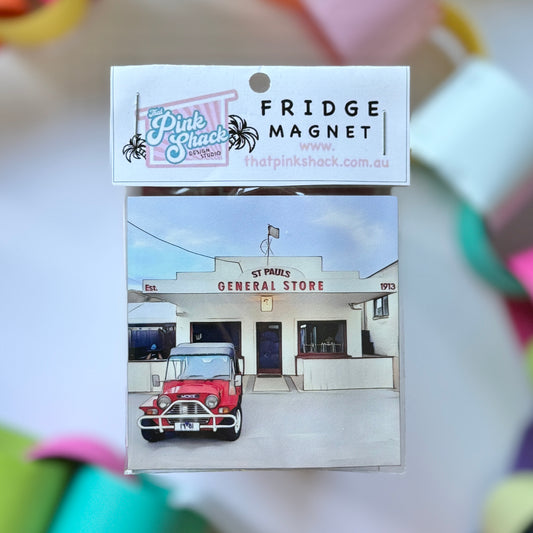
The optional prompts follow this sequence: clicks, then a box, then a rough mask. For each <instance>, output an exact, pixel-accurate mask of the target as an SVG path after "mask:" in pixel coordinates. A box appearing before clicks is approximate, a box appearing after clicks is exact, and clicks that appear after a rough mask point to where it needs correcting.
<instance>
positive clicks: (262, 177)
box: [111, 65, 409, 187]
mask: <svg viewBox="0 0 533 533" xmlns="http://www.w3.org/2000/svg"><path fill="white" fill-rule="evenodd" d="M111 104H112V105H111V158H112V167H113V183H115V184H121V185H154V186H166V185H168V186H176V185H179V186H188V187H193V186H224V185H228V186H267V185H274V186H281V185H409V134H408V131H409V129H408V126H409V69H408V67H253V66H246V67H227V66H169V65H151V66H130V67H113V69H112V72H111Z"/></svg>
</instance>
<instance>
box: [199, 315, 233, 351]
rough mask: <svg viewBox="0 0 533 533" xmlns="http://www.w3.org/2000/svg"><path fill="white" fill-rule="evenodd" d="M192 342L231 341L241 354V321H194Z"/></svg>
mask: <svg viewBox="0 0 533 533" xmlns="http://www.w3.org/2000/svg"><path fill="white" fill-rule="evenodd" d="M191 342H231V343H232V344H233V346H235V352H236V353H237V355H239V356H240V354H241V323H240V322H192V323H191Z"/></svg>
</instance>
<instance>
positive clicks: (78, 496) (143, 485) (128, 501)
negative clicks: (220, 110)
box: [0, 428, 216, 533]
mask: <svg viewBox="0 0 533 533" xmlns="http://www.w3.org/2000/svg"><path fill="white" fill-rule="evenodd" d="M123 464H124V461H123V458H121V457H120V456H117V455H116V454H115V453H114V452H113V451H112V450H111V449H109V448H108V447H107V446H105V445H103V444H102V443H100V442H98V441H96V440H94V439H90V438H86V437H69V438H64V439H56V440H53V441H49V442H45V443H42V444H38V443H36V442H34V441H33V440H32V439H30V438H28V437H26V436H24V435H21V434H19V433H16V432H13V431H10V430H7V429H5V428H0V467H1V471H2V482H1V483H0V531H6V532H8V531H9V532H18V531H20V532H24V533H72V532H74V531H90V532H91V533H145V532H146V531H150V532H154V533H178V532H180V533H182V532H185V531H186V532H187V533H216V530H215V529H214V528H213V527H212V526H211V524H210V523H209V522H208V520H207V519H206V518H205V517H204V516H202V515H201V514H199V513H198V512H196V511H194V510H192V509H186V508H176V507H172V506H170V505H169V503H168V499H169V491H168V490H167V489H164V488H162V487H160V486H158V485H156V484H155V483H153V482H152V481H151V479H150V478H148V477H146V476H131V477H126V476H123V475H122V471H123Z"/></svg>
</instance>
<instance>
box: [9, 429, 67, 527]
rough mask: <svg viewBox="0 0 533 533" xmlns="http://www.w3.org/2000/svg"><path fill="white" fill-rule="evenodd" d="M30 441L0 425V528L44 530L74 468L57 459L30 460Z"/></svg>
mask: <svg viewBox="0 0 533 533" xmlns="http://www.w3.org/2000/svg"><path fill="white" fill-rule="evenodd" d="M33 445H34V441H33V440H32V439H30V438H28V437H25V436H23V435H20V434H17V433H14V432H12V431H9V430H7V429H4V428H0V472H2V482H1V483H0V531H6V532H7V531H24V533H46V532H47V531H48V527H49V525H50V523H51V521H52V519H53V517H54V514H55V512H56V510H57V509H58V507H59V505H60V501H61V498H62V497H63V494H64V493H65V491H66V490H68V484H69V481H70V479H71V476H72V473H73V471H74V466H73V465H72V464H70V463H67V462H65V461H61V460H55V459H53V460H52V459H47V460H44V461H31V460H30V459H28V458H27V453H28V452H29V450H30V448H31V447H32V446H33Z"/></svg>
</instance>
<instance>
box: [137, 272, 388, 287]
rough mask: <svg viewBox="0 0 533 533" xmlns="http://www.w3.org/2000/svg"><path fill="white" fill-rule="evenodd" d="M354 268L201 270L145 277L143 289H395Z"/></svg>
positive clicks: (380, 279)
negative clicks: (229, 273)
mask: <svg viewBox="0 0 533 533" xmlns="http://www.w3.org/2000/svg"><path fill="white" fill-rule="evenodd" d="M355 274H356V273H354V272H342V273H339V272H322V273H321V274H319V275H317V276H316V277H306V276H305V274H304V273H303V272H301V271H300V270H298V269H295V268H290V267H262V268H258V269H254V270H248V271H246V272H243V273H242V274H241V275H240V276H238V277H235V278H226V277H224V278H222V277H220V276H217V275H216V273H205V274H202V273H198V274H197V275H195V276H194V278H193V279H187V280H185V279H181V278H178V279H176V280H145V281H144V282H143V292H145V293H170V294H220V293H229V294H243V293H262V294H265V293H267V294H268V293H304V292H305V293H339V292H375V293H378V292H395V291H396V290H397V283H396V281H394V282H383V280H382V278H379V279H373V278H368V279H360V278H359V277H356V275H355Z"/></svg>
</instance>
